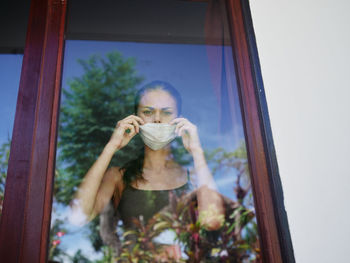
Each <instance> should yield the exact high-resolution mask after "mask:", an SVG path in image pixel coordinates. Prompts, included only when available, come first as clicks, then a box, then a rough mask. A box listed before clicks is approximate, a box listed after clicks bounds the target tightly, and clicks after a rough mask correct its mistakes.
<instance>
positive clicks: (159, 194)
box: [117, 181, 190, 228]
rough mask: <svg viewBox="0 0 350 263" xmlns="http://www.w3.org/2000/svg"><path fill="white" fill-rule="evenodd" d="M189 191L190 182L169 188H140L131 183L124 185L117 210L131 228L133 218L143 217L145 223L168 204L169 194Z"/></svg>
mask: <svg viewBox="0 0 350 263" xmlns="http://www.w3.org/2000/svg"><path fill="white" fill-rule="evenodd" d="M189 191H190V183H189V181H187V183H186V184H184V185H183V186H180V187H178V188H175V189H171V190H142V189H136V188H134V187H132V186H131V185H128V186H126V187H125V189H124V191H123V193H122V196H121V199H120V201H119V204H118V208H117V210H118V212H119V215H120V218H121V220H122V221H123V225H124V227H126V228H133V222H132V219H133V218H137V219H140V217H142V218H143V220H144V222H145V223H147V222H148V220H149V219H150V218H152V217H153V216H154V215H155V214H156V213H158V212H159V211H160V210H161V209H162V208H164V207H166V206H167V205H168V204H169V196H170V195H171V194H175V195H176V196H178V197H179V196H181V195H182V194H184V193H187V192H189Z"/></svg>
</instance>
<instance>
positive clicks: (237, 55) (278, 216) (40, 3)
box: [0, 0, 295, 263]
mask: <svg viewBox="0 0 350 263" xmlns="http://www.w3.org/2000/svg"><path fill="white" fill-rule="evenodd" d="M189 1H190V0H189ZM193 1H196V0H193ZM225 2H226V7H227V15H228V19H229V27H230V33H231V39H232V50H233V54H234V58H233V59H234V63H235V68H236V72H235V74H236V75H237V80H238V89H239V90H238V92H239V96H240V105H241V110H242V118H243V124H244V132H245V138H246V145H247V153H248V161H249V165H250V172H251V181H252V189H253V195H254V203H255V209H256V215H257V221H258V229H259V240H260V247H261V251H262V252H261V254H262V262H267V263H272V262H287V263H289V262H295V259H294V254H293V247H292V242H291V237H290V233H289V227H288V221H287V216H286V212H285V209H284V202H283V192H282V185H281V181H280V176H279V171H278V165H277V159H276V153H275V149H274V145H273V139H272V131H271V127H270V121H269V116H268V109H267V102H266V98H265V93H264V86H263V82H262V76H261V70H260V64H259V58H258V52H257V47H256V41H255V35H254V30H253V24H252V19H251V13H250V8H249V2H248V1H247V0H225ZM66 9H67V0H31V7H30V16H29V23H28V29H27V38H26V46H25V50H24V58H23V64H22V73H21V81H20V87H19V93H18V100H17V107H16V116H15V124H14V129H13V137H12V143H11V152H10V159H9V166H8V174H7V181H6V189H5V199H4V204H3V214H2V217H1V224H0V243H1V246H0V261H1V262H47V254H48V245H49V244H48V240H49V229H50V219H51V209H52V195H53V182H54V171H55V157H56V140H57V128H58V114H59V102H60V91H61V77H62V65H63V51H64V33H65V23H66Z"/></svg>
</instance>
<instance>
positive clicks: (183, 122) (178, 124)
mask: <svg viewBox="0 0 350 263" xmlns="http://www.w3.org/2000/svg"><path fill="white" fill-rule="evenodd" d="M184 125H186V122H185V121H181V122H178V123H177V124H176V127H175V133H176V134H178V135H179V136H180V134H179V133H178V131H179V129H180V128H182V127H183V126H184Z"/></svg>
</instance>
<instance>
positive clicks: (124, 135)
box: [108, 115, 144, 151]
mask: <svg viewBox="0 0 350 263" xmlns="http://www.w3.org/2000/svg"><path fill="white" fill-rule="evenodd" d="M143 124H144V121H143V120H142V119H141V118H140V117H138V116H135V115H130V116H128V117H126V118H124V119H122V120H120V121H118V122H117V125H116V126H115V129H114V132H113V134H112V136H111V139H110V140H109V142H108V144H109V145H111V146H112V147H113V148H114V150H115V151H117V150H120V149H122V148H123V147H124V146H125V145H127V144H128V143H129V141H130V140H131V139H132V138H133V137H134V136H135V135H136V134H137V133H139V131H140V125H143Z"/></svg>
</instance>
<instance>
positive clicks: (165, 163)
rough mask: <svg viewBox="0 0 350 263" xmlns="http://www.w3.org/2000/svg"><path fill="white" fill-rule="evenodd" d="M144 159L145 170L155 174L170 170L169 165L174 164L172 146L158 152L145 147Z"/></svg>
mask: <svg viewBox="0 0 350 263" xmlns="http://www.w3.org/2000/svg"><path fill="white" fill-rule="evenodd" d="M144 158H145V159H144V163H143V169H147V170H148V169H149V170H152V171H155V172H159V171H162V170H164V169H167V168H169V164H170V163H172V161H171V150H170V146H168V147H165V148H163V149H161V150H158V151H153V150H152V149H150V148H149V147H147V146H145V157H144Z"/></svg>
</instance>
